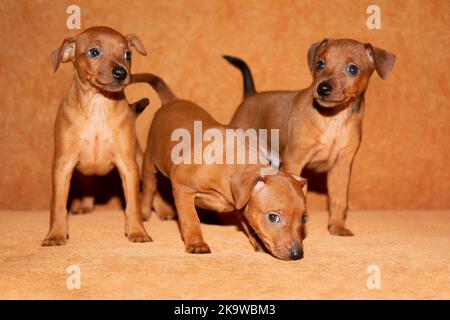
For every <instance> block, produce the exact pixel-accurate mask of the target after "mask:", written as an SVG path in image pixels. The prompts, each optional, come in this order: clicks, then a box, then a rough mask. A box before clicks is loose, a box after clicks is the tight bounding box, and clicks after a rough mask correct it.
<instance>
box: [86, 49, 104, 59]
mask: <svg viewBox="0 0 450 320" xmlns="http://www.w3.org/2000/svg"><path fill="white" fill-rule="evenodd" d="M100 53H101V52H100V50H99V49H97V48H92V49H89V50H88V52H87V54H88V56H89V57H91V58H96V57H98V56H99V55H100Z"/></svg>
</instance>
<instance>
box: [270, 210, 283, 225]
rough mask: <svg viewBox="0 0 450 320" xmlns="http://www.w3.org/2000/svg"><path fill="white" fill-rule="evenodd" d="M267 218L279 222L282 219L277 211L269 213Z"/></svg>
mask: <svg viewBox="0 0 450 320" xmlns="http://www.w3.org/2000/svg"><path fill="white" fill-rule="evenodd" d="M267 218H268V219H269V221H270V222H272V223H279V222H280V221H281V219H280V216H279V215H278V214H277V213H273V212H271V213H269V214H268V215H267Z"/></svg>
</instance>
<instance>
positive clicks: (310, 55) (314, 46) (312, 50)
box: [308, 39, 330, 72]
mask: <svg viewBox="0 0 450 320" xmlns="http://www.w3.org/2000/svg"><path fill="white" fill-rule="evenodd" d="M328 42H330V39H323V40H322V41H320V42H316V43H313V44H312V45H311V47H310V48H309V50H308V67H309V71H311V72H312V71H313V69H314V66H313V63H314V58H315V56H316V53H317V51H318V50H319V49H320V48H322V46H325V45H327V44H328Z"/></svg>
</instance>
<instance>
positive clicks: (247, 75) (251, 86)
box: [223, 55, 256, 98]
mask: <svg viewBox="0 0 450 320" xmlns="http://www.w3.org/2000/svg"><path fill="white" fill-rule="evenodd" d="M223 58H224V59H225V60H227V61H228V62H229V63H231V64H232V65H233V66H235V67H236V68H238V69H239V70H241V72H242V77H243V83H244V98H246V97H249V96H252V95H254V94H255V93H256V89H255V83H254V82H253V76H252V72H251V71H250V68H249V67H248V65H247V64H246V63H245V61H244V60H241V59H239V58H236V57H232V56H227V55H224V56H223Z"/></svg>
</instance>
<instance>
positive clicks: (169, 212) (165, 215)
mask: <svg viewBox="0 0 450 320" xmlns="http://www.w3.org/2000/svg"><path fill="white" fill-rule="evenodd" d="M153 209H155V212H156V215H157V216H158V218H160V219H161V220H173V219H175V216H176V212H175V210H174V208H173V207H172V206H171V205H170V203H168V202H167V201H166V200H165V199H164V198H163V197H162V195H161V194H160V193H159V192H158V190H156V193H155V197H154V198H153Z"/></svg>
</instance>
